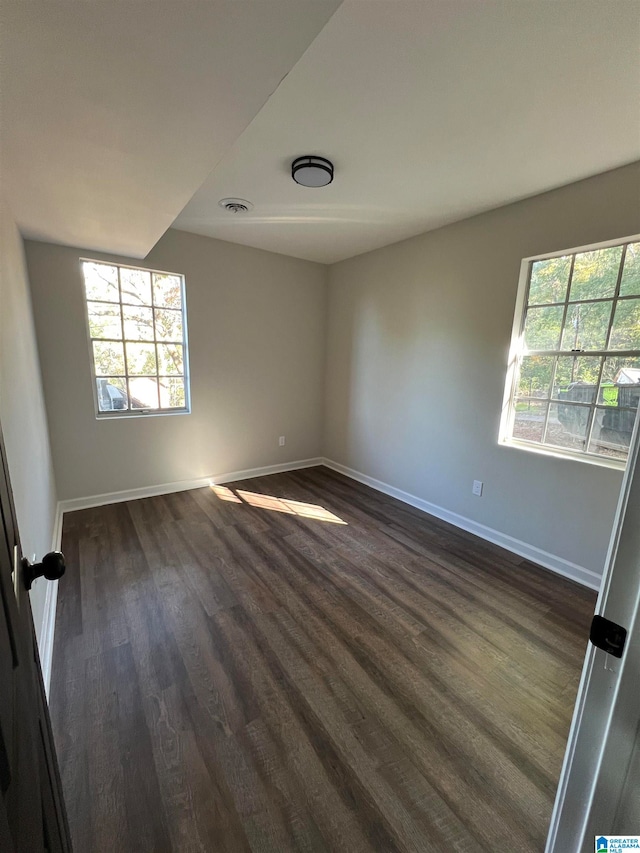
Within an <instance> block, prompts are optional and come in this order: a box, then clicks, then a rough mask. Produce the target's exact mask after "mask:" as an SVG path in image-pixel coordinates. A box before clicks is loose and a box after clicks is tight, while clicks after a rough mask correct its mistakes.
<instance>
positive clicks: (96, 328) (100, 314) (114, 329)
mask: <svg viewBox="0 0 640 853" xmlns="http://www.w3.org/2000/svg"><path fill="white" fill-rule="evenodd" d="M87 310H88V312H89V334H90V336H91V337H92V338H117V339H118V340H121V339H122V324H121V322H120V306H119V305H106V304H105V303H104V302H87Z"/></svg>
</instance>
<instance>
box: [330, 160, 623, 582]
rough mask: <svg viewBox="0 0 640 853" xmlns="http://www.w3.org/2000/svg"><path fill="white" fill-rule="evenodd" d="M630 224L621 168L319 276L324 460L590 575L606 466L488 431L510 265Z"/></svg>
mask: <svg viewBox="0 0 640 853" xmlns="http://www.w3.org/2000/svg"><path fill="white" fill-rule="evenodd" d="M425 192H428V187H426V188H425ZM639 231H640V164H638V163H636V164H633V165H631V166H627V167H624V168H622V169H617V170H615V171H613V172H609V173H606V174H604V175H599V176H597V177H595V178H591V179H589V180H586V181H581V182H580V183H577V184H573V185H570V186H567V187H564V188H562V189H559V190H555V191H553V192H550V193H546V194H544V195H541V196H537V197H535V198H531V199H528V200H526V201H523V202H519V203H517V204H513V205H510V206H508V207H503V208H500V209H498V210H494V211H491V212H489V213H485V214H482V215H480V216H476V217H473V218H471V219H468V220H465V221H463V222H459V223H456V224H454V225H451V226H448V227H446V228H442V229H439V230H437V231H432V232H430V233H427V234H423V235H421V236H419V237H415V238H413V239H411V240H407V241H404V242H402V243H397V244H395V245H393V246H388V247H386V248H384V249H380V250H377V251H375V252H370V253H368V254H366V255H362V256H359V257H356V258H352V259H350V260H347V261H344V262H342V263H340V264H336V265H334V266H333V267H331V269H330V275H329V325H328V338H327V376H326V408H325V430H326V432H325V455H326V456H328V457H329V458H330V459H333V460H334V461H336V462H339V463H342V464H343V465H346V466H348V467H350V468H353V469H355V470H357V471H359V472H362V473H364V474H366V475H368V476H371V477H375V478H377V479H379V480H382V481H383V482H385V483H388V484H390V485H391V486H394V487H396V488H399V489H402V490H404V491H406V492H409V493H411V494H413V495H415V496H417V497H418V498H421V499H423V500H426V501H429V502H431V503H434V504H436V505H438V506H440V507H443V508H445V509H447V510H449V511H453V512H455V513H458V514H460V515H462V516H464V517H466V518H468V519H471V520H472V521H474V522H478V523H481V524H484V525H486V526H488V527H490V528H494V529H496V530H498V531H500V532H501V533H505V534H507V535H509V536H512V537H514V538H516V539H518V540H521V541H522V542H525V543H527V544H528V545H533V546H535V547H537V548H540V549H542V550H544V551H547V552H549V553H551V554H553V555H555V556H557V557H560V558H561V559H564V560H568V561H569V562H572V563H576V564H578V565H579V566H583V567H585V568H587V569H590V570H592V571H595V572H598V573H601V571H602V566H603V562H604V557H605V553H606V549H607V544H608V540H609V535H610V531H611V525H612V520H613V513H614V510H615V506H616V500H617V496H618V491H619V488H620V483H621V472H619V471H615V470H611V469H607V468H603V467H599V466H596V465H591V464H587V463H584V462H581V461H573V460H563V459H556V458H551V457H545V456H541V455H539V454H534V453H531V452H527V451H523V450H517V449H513V448H507V447H504V446H500V447H499V446H498V443H497V439H498V427H499V421H500V409H501V406H502V396H503V390H504V381H505V372H506V365H507V353H508V348H509V342H510V335H511V326H512V322H513V311H514V305H515V298H516V291H517V285H518V276H519V271H520V262H521V259H522V258H523V257H527V256H530V255H534V254H541V253H543V252H553V251H555V250H562V249H569V248H572V247H576V246H580V245H585V244H589V243H593V242H598V241H603V240H608V239H613V238H619V237H620V238H622V237H626V236H629V235H633V234H636V233H638V232H639ZM474 479H479V480H483V481H484V483H485V491H484V496H483V497H482V498H476V497H473V496H472V494H471V484H472V481H473V480H474Z"/></svg>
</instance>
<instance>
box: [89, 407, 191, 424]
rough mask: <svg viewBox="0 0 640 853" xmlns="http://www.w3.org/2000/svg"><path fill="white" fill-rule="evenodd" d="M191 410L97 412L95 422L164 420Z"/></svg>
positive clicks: (189, 412) (188, 412)
mask: <svg viewBox="0 0 640 853" xmlns="http://www.w3.org/2000/svg"><path fill="white" fill-rule="evenodd" d="M190 414H191V409H163V410H161V411H158V410H156V409H153V410H148V411H145V410H144V409H141V410H140V411H139V412H118V411H116V412H99V413H98V414H96V420H97V421H114V420H119V421H127V420H129V421H130V420H134V421H135V420H139V419H146V418H165V417H173V416H174V415H190Z"/></svg>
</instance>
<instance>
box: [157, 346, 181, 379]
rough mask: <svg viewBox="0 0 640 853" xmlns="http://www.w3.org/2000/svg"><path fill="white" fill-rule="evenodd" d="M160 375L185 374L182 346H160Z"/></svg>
mask: <svg viewBox="0 0 640 853" xmlns="http://www.w3.org/2000/svg"><path fill="white" fill-rule="evenodd" d="M158 373H160V374H161V375H163V376H164V375H165V374H167V373H168V374H171V373H179V374H183V373H184V366H183V361H182V347H181V346H180V344H158Z"/></svg>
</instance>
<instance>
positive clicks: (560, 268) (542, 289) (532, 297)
mask: <svg viewBox="0 0 640 853" xmlns="http://www.w3.org/2000/svg"><path fill="white" fill-rule="evenodd" d="M570 269H571V255H565V256H564V257H562V258H548V259H547V260H545V261H535V263H533V264H532V265H531V281H530V284H529V305H540V303H542V302H564V300H565V297H566V295H567V285H568V284H569V270H570Z"/></svg>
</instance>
